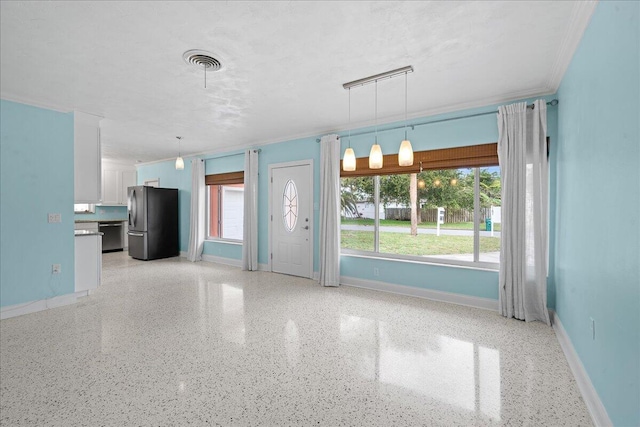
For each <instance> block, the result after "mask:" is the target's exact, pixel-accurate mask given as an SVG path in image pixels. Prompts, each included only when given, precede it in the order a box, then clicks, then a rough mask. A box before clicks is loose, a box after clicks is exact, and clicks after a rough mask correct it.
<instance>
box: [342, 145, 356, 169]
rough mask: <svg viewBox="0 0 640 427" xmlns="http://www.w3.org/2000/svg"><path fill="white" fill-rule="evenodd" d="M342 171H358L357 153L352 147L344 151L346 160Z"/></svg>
mask: <svg viewBox="0 0 640 427" xmlns="http://www.w3.org/2000/svg"><path fill="white" fill-rule="evenodd" d="M342 170H343V171H345V172H352V171H354V170H356V153H355V152H354V151H353V148H351V147H349V148H347V149H346V150H344V158H343V159H342Z"/></svg>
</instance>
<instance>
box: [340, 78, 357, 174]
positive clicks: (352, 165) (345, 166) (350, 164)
mask: <svg viewBox="0 0 640 427" xmlns="http://www.w3.org/2000/svg"><path fill="white" fill-rule="evenodd" d="M342 170H343V171H345V172H352V171H354V170H356V153H355V152H354V151H353V148H351V88H349V148H347V149H346V150H344V158H343V159H342Z"/></svg>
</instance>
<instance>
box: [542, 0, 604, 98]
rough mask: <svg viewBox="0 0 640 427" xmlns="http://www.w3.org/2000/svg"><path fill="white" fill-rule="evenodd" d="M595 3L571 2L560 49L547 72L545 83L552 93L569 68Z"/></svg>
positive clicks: (596, 0)
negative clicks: (571, 8)
mask: <svg viewBox="0 0 640 427" xmlns="http://www.w3.org/2000/svg"><path fill="white" fill-rule="evenodd" d="M597 5H598V0H595V1H577V2H574V3H573V11H572V12H571V17H570V18H569V22H568V23H567V26H566V27H565V33H564V37H563V39H562V42H561V43H560V49H558V54H557V56H556V60H555V61H554V63H553V66H552V67H551V70H550V72H549V78H548V79H547V84H546V87H547V90H549V91H551V92H554V93H555V92H557V91H558V88H559V87H560V83H562V78H563V77H564V73H565V72H566V71H567V68H569V64H571V60H572V59H573V55H574V54H575V52H576V49H577V48H578V45H579V44H580V41H581V40H582V36H583V35H584V32H585V30H586V29H587V27H588V26H589V22H590V21H591V17H592V16H593V12H594V11H595V9H596V6H597Z"/></svg>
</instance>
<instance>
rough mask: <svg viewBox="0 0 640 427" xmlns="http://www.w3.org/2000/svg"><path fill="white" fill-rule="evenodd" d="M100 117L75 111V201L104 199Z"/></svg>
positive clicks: (92, 201)
mask: <svg viewBox="0 0 640 427" xmlns="http://www.w3.org/2000/svg"><path fill="white" fill-rule="evenodd" d="M100 119H101V118H100V117H97V116H93V115H91V114H85V113H82V112H79V111H74V113H73V138H74V142H73V165H74V187H73V189H74V198H73V199H74V201H75V203H100V200H102V174H101V169H102V167H101V163H102V153H101V149H100Z"/></svg>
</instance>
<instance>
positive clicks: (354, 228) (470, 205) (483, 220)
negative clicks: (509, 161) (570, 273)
mask: <svg viewBox="0 0 640 427" xmlns="http://www.w3.org/2000/svg"><path fill="white" fill-rule="evenodd" d="M491 145H494V144H491ZM494 146H495V145H494ZM460 152H462V151H460V150H459V149H458V151H453V152H452V154H453V155H451V156H450V158H446V156H440V157H441V158H440V164H443V163H444V164H447V163H448V164H453V165H455V164H456V160H455V157H456V156H455V154H456V153H458V154H459V153H460ZM488 152H490V150H489V149H488ZM422 153H425V152H421V153H417V154H422ZM427 153H428V152H427ZM441 154H442V153H441ZM432 158H433V157H432ZM385 162H386V159H385ZM419 162H420V160H419ZM474 162H476V164H478V162H477V161H476V160H473V161H469V160H463V161H462V160H461V161H458V164H465V163H468V164H471V165H473V164H474ZM425 163H426V162H423V164H422V169H423V170H422V171H420V170H419V169H418V170H417V171H415V172H414V173H384V172H386V171H385V170H382V172H379V173H380V174H379V175H373V176H369V175H371V173H372V172H373V171H368V170H366V169H365V170H361V172H360V173H362V174H363V175H367V176H353V175H355V174H353V173H352V174H351V175H352V176H343V178H342V179H341V202H342V223H341V248H342V249H343V250H345V253H349V252H373V253H378V254H381V255H382V254H383V255H389V256H391V257H395V258H398V257H399V258H409V259H418V260H424V261H432V262H441V263H448V264H460V265H470V266H481V267H495V266H497V265H498V264H499V262H500V222H501V218H500V216H501V200H500V197H501V196H500V193H501V180H500V169H499V167H498V166H497V155H496V156H495V158H491V159H489V158H486V159H484V160H483V161H482V162H481V163H484V164H491V163H495V164H494V165H490V166H484V167H449V168H447V167H445V168H431V169H428V170H424V169H425ZM417 166H418V168H420V164H418V165H417ZM433 166H435V165H433ZM436 167H437V166H436ZM392 168H393V166H392ZM356 172H357V169H356ZM343 175H346V174H343Z"/></svg>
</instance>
